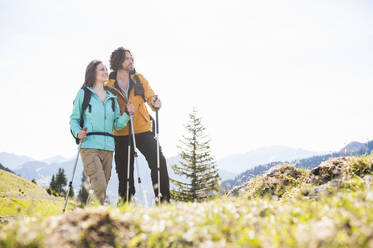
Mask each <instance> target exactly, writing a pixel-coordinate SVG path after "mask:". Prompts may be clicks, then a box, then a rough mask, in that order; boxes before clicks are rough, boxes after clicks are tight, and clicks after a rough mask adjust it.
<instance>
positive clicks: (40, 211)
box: [0, 198, 77, 218]
mask: <svg viewBox="0 0 373 248" xmlns="http://www.w3.org/2000/svg"><path fill="white" fill-rule="evenodd" d="M63 206H64V200H63V199H62V198H61V199H58V200H55V201H52V200H41V199H18V198H0V215H1V216H12V217H15V216H17V217H37V218H41V217H49V216H53V215H56V214H59V213H62V209H63ZM75 207H77V206H76V203H74V202H73V201H71V200H70V201H69V203H68V206H67V210H68V211H71V210H72V209H74V208H75Z"/></svg>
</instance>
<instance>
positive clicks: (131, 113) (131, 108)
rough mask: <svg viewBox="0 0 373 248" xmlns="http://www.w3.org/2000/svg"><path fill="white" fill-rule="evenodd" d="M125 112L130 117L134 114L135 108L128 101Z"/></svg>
mask: <svg viewBox="0 0 373 248" xmlns="http://www.w3.org/2000/svg"><path fill="white" fill-rule="evenodd" d="M127 111H128V113H129V114H130V115H132V116H133V115H134V114H135V107H134V106H133V104H132V103H131V101H128V103H127Z"/></svg>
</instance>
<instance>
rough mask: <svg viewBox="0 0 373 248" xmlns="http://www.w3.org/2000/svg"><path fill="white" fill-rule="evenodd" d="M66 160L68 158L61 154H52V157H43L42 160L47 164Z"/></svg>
mask: <svg viewBox="0 0 373 248" xmlns="http://www.w3.org/2000/svg"><path fill="white" fill-rule="evenodd" d="M67 160H69V159H66V158H64V157H62V156H54V157H50V158H47V159H44V160H43V162H45V163H47V164H60V163H63V162H65V161H67Z"/></svg>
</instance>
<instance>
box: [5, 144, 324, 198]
mask: <svg viewBox="0 0 373 248" xmlns="http://www.w3.org/2000/svg"><path fill="white" fill-rule="evenodd" d="M315 154H317V153H316V152H311V151H306V150H303V149H294V148H290V147H285V146H272V147H264V148H259V149H255V150H252V151H249V152H247V153H243V154H235V155H230V156H228V157H226V158H223V159H221V160H218V161H217V166H218V168H219V175H220V177H221V179H222V181H227V180H229V179H230V180H232V179H233V178H235V176H237V174H239V173H242V172H244V171H246V170H248V169H250V168H254V167H255V166H258V165H260V164H264V163H267V162H272V161H279V160H292V159H301V158H305V157H310V156H312V155H315ZM178 160H179V157H178V156H173V157H170V158H167V165H168V172H169V176H170V178H173V179H177V180H183V179H182V178H181V177H179V176H177V175H175V173H174V172H173V169H172V168H171V165H173V164H176V163H178ZM0 163H2V164H3V166H5V167H8V168H9V169H11V170H13V171H14V172H15V173H16V174H18V175H20V176H22V177H24V178H27V179H29V180H32V179H35V180H36V181H37V183H38V184H39V185H41V186H43V187H48V186H49V183H50V180H51V177H52V175H53V174H56V173H57V170H58V168H63V169H64V170H65V173H66V176H67V179H68V181H70V178H71V174H72V170H73V166H74V159H65V158H63V157H61V156H55V157H51V158H48V159H45V160H42V161H37V160H33V159H32V158H30V157H27V156H19V155H15V154H10V153H5V152H1V153H0ZM139 167H140V168H141V169H140V177H141V179H142V184H141V186H142V188H143V189H144V191H146V192H147V195H146V201H147V203H148V204H151V202H152V201H153V198H154V194H153V193H152V192H153V190H152V184H151V180H150V169H149V168H148V166H147V163H146V160H145V158H144V157H143V156H142V155H141V154H139ZM82 171H83V168H82V163H81V160H80V159H79V161H78V166H77V170H76V173H75V178H74V180H73V187H74V189H75V192H76V193H77V192H78V190H79V188H80V185H81V177H82ZM135 178H137V176H136V170H135ZM135 182H136V190H137V193H136V195H135V198H137V199H138V200H141V201H142V202H144V199H145V198H144V197H143V195H142V194H140V193H139V191H140V190H138V189H139V185H137V180H135ZM117 190H118V178H117V175H116V171H115V163H113V169H112V176H111V179H110V181H109V185H108V190H107V192H108V197H109V199H110V201H111V202H112V203H114V202H116V201H117Z"/></svg>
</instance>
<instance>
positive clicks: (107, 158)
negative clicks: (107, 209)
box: [80, 148, 113, 204]
mask: <svg viewBox="0 0 373 248" xmlns="http://www.w3.org/2000/svg"><path fill="white" fill-rule="evenodd" d="M80 156H81V158H82V161H83V167H84V174H85V175H86V176H88V178H89V182H90V184H91V188H92V189H93V192H94V196H95V198H96V199H97V200H98V201H99V202H100V204H104V202H105V199H106V188H107V185H108V183H109V179H110V175H111V166H112V162H113V152H111V151H106V150H99V149H90V148H81V149H80ZM94 196H93V195H92V194H89V196H88V199H87V204H91V203H92V202H93V201H94V199H92V197H94Z"/></svg>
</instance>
